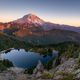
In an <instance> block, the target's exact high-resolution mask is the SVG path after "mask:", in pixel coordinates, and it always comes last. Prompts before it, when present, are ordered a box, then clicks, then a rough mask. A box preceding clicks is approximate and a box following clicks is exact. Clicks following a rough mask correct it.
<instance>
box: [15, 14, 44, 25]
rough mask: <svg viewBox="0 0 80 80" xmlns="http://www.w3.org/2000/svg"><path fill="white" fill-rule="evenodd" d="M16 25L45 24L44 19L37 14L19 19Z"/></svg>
mask: <svg viewBox="0 0 80 80" xmlns="http://www.w3.org/2000/svg"><path fill="white" fill-rule="evenodd" d="M15 22H16V23H22V24H23V23H31V24H32V23H34V24H42V23H44V21H43V20H42V19H40V18H39V17H38V16H36V15H35V14H32V13H30V14H27V15H25V16H23V17H22V18H20V19H18V20H16V21H15Z"/></svg>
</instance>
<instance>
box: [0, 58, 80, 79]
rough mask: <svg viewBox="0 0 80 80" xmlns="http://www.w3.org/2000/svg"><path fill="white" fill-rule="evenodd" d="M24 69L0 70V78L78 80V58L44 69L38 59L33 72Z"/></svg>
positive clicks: (79, 73)
mask: <svg viewBox="0 0 80 80" xmlns="http://www.w3.org/2000/svg"><path fill="white" fill-rule="evenodd" d="M24 72H25V69H22V68H17V67H11V68H8V69H7V70H5V71H3V72H0V80H80V68H79V63H78V58H76V59H74V58H70V59H68V60H67V61H65V62H64V63H62V64H60V65H59V66H57V67H56V68H52V69H50V70H46V69H44V66H43V64H42V63H41V62H40V61H39V62H38V65H37V66H36V68H35V69H34V70H33V74H25V73H24Z"/></svg>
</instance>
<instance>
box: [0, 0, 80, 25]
mask: <svg viewBox="0 0 80 80" xmlns="http://www.w3.org/2000/svg"><path fill="white" fill-rule="evenodd" d="M29 13H32V14H35V15H37V16H39V17H40V18H41V19H43V20H45V21H49V22H53V23H59V24H67V25H73V26H80V0H0V22H9V21H13V20H16V19H18V18H21V17H23V16H24V15H27V14H29Z"/></svg>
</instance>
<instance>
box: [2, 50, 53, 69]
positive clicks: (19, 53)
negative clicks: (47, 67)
mask: <svg viewBox="0 0 80 80" xmlns="http://www.w3.org/2000/svg"><path fill="white" fill-rule="evenodd" d="M1 57H2V59H8V60H9V61H11V62H12V63H13V65H14V66H16V67H21V68H30V67H34V66H36V65H37V63H38V61H39V60H40V61H41V62H42V63H47V62H48V61H50V60H52V59H53V58H54V57H55V56H54V55H53V54H51V55H47V56H45V57H44V56H43V55H40V54H39V53H35V52H26V51H25V50H24V49H19V50H18V49H13V50H11V51H10V52H7V53H3V54H1Z"/></svg>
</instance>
